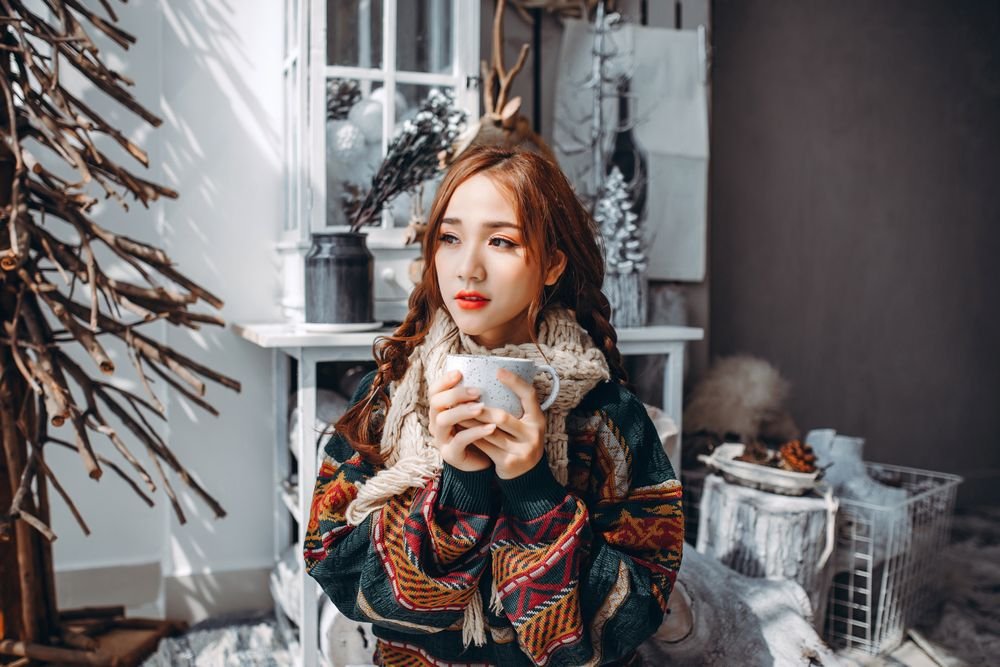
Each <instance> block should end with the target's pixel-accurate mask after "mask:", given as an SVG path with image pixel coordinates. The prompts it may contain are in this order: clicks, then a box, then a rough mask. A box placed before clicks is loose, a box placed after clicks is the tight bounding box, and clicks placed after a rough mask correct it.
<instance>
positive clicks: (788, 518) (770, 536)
mask: <svg viewBox="0 0 1000 667" xmlns="http://www.w3.org/2000/svg"><path fill="white" fill-rule="evenodd" d="M835 512H836V504H835V501H831V500H829V499H827V498H824V497H823V496H821V495H817V494H813V493H810V494H809V495H804V496H787V495H781V494H777V493H770V492H767V491H760V490H758V489H752V488H749V487H745V486H741V485H738V484H731V483H729V482H727V481H726V480H725V479H723V478H722V477H720V476H719V475H708V476H707V477H706V478H705V486H704V489H703V491H702V496H701V507H700V516H699V523H698V541H697V544H696V547H695V548H696V549H697V550H698V551H699V552H701V553H703V554H706V555H708V556H712V557H714V558H715V559H717V560H719V561H720V562H722V563H723V564H725V565H726V566H728V567H730V568H732V569H733V570H736V571H737V572H739V573H741V574H744V575H746V576H749V577H766V578H770V579H775V578H778V579H790V580H792V581H795V582H797V583H798V584H799V585H801V586H802V588H803V589H804V590H805V592H806V595H808V597H809V603H810V606H811V607H812V612H813V618H812V619H811V620H812V623H813V625H814V627H816V628H822V622H823V613H824V611H825V609H826V596H827V591H828V589H829V583H830V577H831V576H832V568H831V567H830V562H831V560H832V559H831V558H830V550H831V549H832V548H833V547H832V544H830V541H831V540H832V539H833V536H832V534H831V529H832V527H833V525H834V524H833V522H834V520H835Z"/></svg>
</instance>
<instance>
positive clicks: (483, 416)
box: [476, 408, 526, 438]
mask: <svg viewBox="0 0 1000 667" xmlns="http://www.w3.org/2000/svg"><path fill="white" fill-rule="evenodd" d="M476 419H478V420H479V421H481V422H488V423H490V424H496V425H497V429H499V430H501V431H503V432H504V433H506V434H507V435H509V436H510V437H512V438H520V437H523V436H524V435H525V432H526V427H525V425H524V424H522V423H521V420H520V419H518V418H517V417H515V416H514V415H512V414H510V413H509V412H507V411H506V410H504V409H502V408H483V410H482V412H480V413H479V415H477V416H476Z"/></svg>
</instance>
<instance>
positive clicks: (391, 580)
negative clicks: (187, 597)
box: [304, 371, 684, 667]
mask: <svg viewBox="0 0 1000 667" xmlns="http://www.w3.org/2000/svg"><path fill="white" fill-rule="evenodd" d="M373 379H374V371H373V372H372V373H370V374H369V375H368V376H366V377H365V378H364V380H363V381H362V383H361V385H360V386H359V388H358V391H357V392H356V394H355V396H354V399H353V400H354V401H357V400H359V399H360V398H361V397H362V396H364V395H365V393H367V390H368V387H369V386H370V384H371V382H372V380H373ZM566 430H567V434H568V436H569V460H570V463H569V483H568V485H567V487H563V486H562V485H560V484H559V483H558V482H557V481H556V480H555V478H554V477H553V476H552V473H551V471H550V470H549V467H548V464H547V463H546V461H545V458H544V457H543V458H542V460H541V461H540V462H539V464H538V465H537V466H536V467H535V468H534V469H532V470H531V471H529V472H527V473H525V474H523V475H521V476H520V477H517V478H514V479H509V480H502V479H499V478H497V477H496V475H495V473H494V471H493V470H492V469H488V470H484V471H480V472H472V473H469V472H463V471H460V470H458V469H456V468H453V467H452V466H450V465H448V464H445V465H444V468H443V470H442V472H441V475H440V476H439V477H438V478H437V479H433V480H430V482H429V483H428V484H427V485H426V486H424V487H422V488H418V489H417V488H415V489H410V490H409V491H407V492H405V493H403V494H400V495H399V496H397V497H396V498H394V499H392V500H390V501H389V502H388V503H387V504H386V505H385V507H383V508H382V510H381V511H378V512H373V513H372V514H370V515H369V516H368V517H367V518H366V519H365V521H364V522H363V523H362V524H361V525H359V526H356V527H354V526H349V525H347V523H346V521H345V520H344V511H345V510H346V508H347V506H348V504H350V502H351V501H352V500H353V499H354V497H355V496H356V494H357V491H356V489H355V485H356V484H360V483H363V482H364V481H365V480H366V479H368V478H369V477H371V476H372V475H374V474H375V472H376V471H377V468H376V467H374V466H372V465H371V464H369V463H367V462H365V461H364V460H362V459H361V458H360V456H359V455H357V454H356V453H354V451H353V450H352V449H351V448H350V446H349V445H348V444H347V442H346V441H345V440H344V439H343V438H341V437H340V436H339V435H336V434H334V436H333V437H331V438H330V440H329V441H328V443H327V444H326V447H325V448H324V451H325V454H326V456H325V457H324V459H323V463H322V465H321V467H320V470H319V474H318V476H317V479H316V485H315V491H314V494H313V499H312V507H311V511H310V516H309V526H308V531H307V535H306V540H305V545H304V557H305V566H306V571H307V572H308V573H309V574H310V576H312V577H313V578H314V579H315V580H316V581H317V582H318V583H319V584H320V585H321V586H322V588H323V590H324V591H325V592H326V594H327V595H328V596H329V597H330V598H331V600H332V601H333V602H334V604H336V606H337V608H338V609H339V610H340V611H341V612H342V613H343V614H345V615H346V616H347V617H349V618H351V619H354V620H358V621H366V622H370V623H372V630H373V632H374V634H375V635H376V637H378V646H377V648H376V651H375V655H374V656H373V660H374V661H375V662H376V663H377V664H381V665H386V666H392V667H395V666H397V665H413V666H417V665H421V666H422V665H434V666H439V667H441V666H446V665H501V666H503V667H508V666H519V665H548V666H557V665H603V664H611V663H615V664H626V663H627V662H629V661H630V660H631V659H632V658H633V657H634V649H635V648H636V647H637V646H638V645H639V644H640V643H641V642H642V641H643V640H645V639H647V638H648V637H649V636H651V635H652V634H653V633H654V632H655V631H656V629H657V628H658V627H659V625H660V623H661V622H662V620H663V616H664V612H665V611H666V608H667V599H668V598H669V596H670V592H671V590H672V589H673V585H674V581H675V579H676V576H677V571H678V569H679V568H680V564H681V552H682V548H683V544H684V519H683V516H682V513H681V485H680V482H679V481H678V480H677V478H676V475H675V474H674V470H673V468H672V467H671V465H670V462H669V460H668V459H667V457H666V455H665V454H664V452H663V449H662V447H661V444H660V440H659V438H658V436H657V434H656V432H655V429H654V426H653V423H652V421H651V420H650V419H649V416H648V414H647V413H646V409H645V407H643V405H642V403H641V402H640V401H639V399H638V398H636V397H635V396H634V395H633V394H632V393H630V392H629V391H628V390H626V389H625V388H624V387H621V386H620V385H617V384H613V383H609V382H605V383H601V384H598V385H597V386H596V387H595V388H594V389H593V390H591V392H590V393H588V394H587V396H585V397H584V399H583V400H582V401H581V402H580V404H579V405H578V406H577V407H576V408H575V409H574V410H573V411H571V412H570V414H569V416H568V418H567V421H566ZM494 578H496V587H497V590H498V591H499V594H500V600H501V602H502V604H503V613H502V614H501V615H497V614H496V613H494V611H493V610H491V609H490V594H491V584H492V581H493V579H494ZM472 595H480V596H482V600H483V610H484V613H485V618H486V625H487V643H486V644H485V645H484V646H476V645H475V644H471V645H469V646H468V647H463V645H462V621H463V610H464V607H465V605H466V603H467V602H468V600H469V599H470V597H471V596H472Z"/></svg>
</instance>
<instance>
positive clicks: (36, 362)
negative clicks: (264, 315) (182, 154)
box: [0, 0, 240, 664]
mask: <svg viewBox="0 0 1000 667" xmlns="http://www.w3.org/2000/svg"><path fill="white" fill-rule="evenodd" d="M43 4H44V7H45V9H46V10H47V11H46V12H45V13H44V14H42V13H36V11H33V9H35V10H37V9H38V8H39V6H40V5H43ZM100 5H101V7H103V10H104V12H103V15H102V14H99V13H97V12H95V11H93V10H91V9H89V8H87V7H86V6H84V0H44V1H43V2H42V3H39V2H35V3H28V2H23V1H22V0H0V6H2V8H3V11H2V18H0V45H2V46H0V69H2V70H3V72H2V76H0V86H2V94H0V137H2V141H0V325H2V327H0V439H2V447H3V448H2V454H3V457H2V459H0V590H2V595H0V662H5V660H4V658H3V656H20V657H21V661H22V662H25V663H27V662H28V661H30V660H33V659H37V660H50V661H54V662H59V663H64V662H65V663H72V664H82V663H87V664H98V663H99V662H100V659H98V658H95V656H94V655H93V649H95V647H96V645H97V644H98V642H96V641H95V640H94V639H93V638H92V637H90V636H87V634H88V633H87V632H79V631H76V630H74V629H72V628H70V626H69V620H70V619H71V618H78V617H79V614H78V613H74V612H64V613H63V614H59V612H58V610H57V607H56V595H55V590H54V578H53V568H52V547H51V543H52V541H53V540H55V539H56V535H55V534H54V533H53V531H52V528H51V525H50V521H51V519H50V516H51V514H50V498H49V488H50V487H49V484H51V488H54V489H55V490H56V492H57V493H59V494H60V496H61V497H62V500H63V501H64V502H65V503H66V504H67V505H68V507H69V509H70V511H71V512H72V514H73V516H74V517H75V519H76V521H77V522H78V523H79V525H80V527H81V529H82V530H83V531H84V533H87V534H89V532H90V531H89V529H88V527H87V524H86V522H85V520H84V517H83V516H82V515H81V514H80V512H79V511H78V510H77V508H76V506H75V504H74V503H73V501H72V499H71V498H70V497H69V495H68V494H67V493H66V491H65V490H64V489H63V487H62V486H61V485H60V483H59V480H58V479H56V476H55V475H54V474H53V471H52V469H51V468H50V467H49V465H47V464H46V460H45V452H46V448H47V447H50V446H52V445H55V446H58V447H65V448H69V449H72V450H76V451H77V452H78V453H79V456H80V459H81V462H82V464H83V468H84V470H85V471H86V473H87V475H88V476H89V477H91V478H93V479H94V480H98V479H100V477H101V476H102V475H103V473H104V471H105V470H106V469H107V470H111V471H112V472H114V473H115V474H116V475H118V476H120V477H121V478H122V479H124V480H125V481H126V483H127V484H128V485H129V486H130V487H131V488H132V490H134V491H135V493H136V494H137V495H138V496H139V498H140V499H142V501H143V502H145V503H147V504H148V505H150V506H152V505H153V504H154V503H153V499H152V495H153V494H154V493H155V492H156V491H157V489H158V486H162V489H163V490H164V492H165V493H166V494H167V496H168V497H169V499H170V502H171V504H172V506H173V509H174V511H175V512H176V514H177V517H178V519H179V520H180V521H181V523H184V521H185V517H184V512H183V511H182V509H181V505H180V503H179V502H178V499H177V496H176V494H175V492H174V490H173V488H172V487H171V482H170V480H169V478H168V472H167V470H165V469H164V468H168V469H169V471H170V472H171V473H173V475H175V476H176V477H177V478H179V479H180V480H182V481H183V482H184V483H185V484H187V485H188V486H189V487H190V488H191V489H192V491H193V492H194V493H195V494H196V495H197V496H199V497H200V498H201V499H202V500H203V501H204V502H205V504H206V505H207V506H208V507H209V508H210V509H211V511H212V512H213V513H214V515H215V516H216V517H219V518H221V517H223V516H225V511H224V510H223V508H222V507H221V506H220V504H219V503H218V502H217V501H216V500H215V498H213V497H212V496H211V495H210V494H209V493H208V492H207V491H206V490H205V489H204V488H202V487H201V485H200V484H199V483H198V482H197V481H196V480H195V479H194V478H193V477H192V476H191V474H190V473H189V472H188V471H187V470H186V469H185V467H184V466H183V465H182V464H181V462H180V461H179V460H178V459H177V457H176V456H175V455H174V453H173V452H171V450H170V448H169V447H168V446H167V444H166V443H165V442H164V441H163V440H162V439H161V438H160V436H159V435H158V434H157V432H156V430H155V429H154V428H153V425H152V423H151V417H158V418H160V419H163V418H164V416H165V409H164V406H163V405H162V404H161V403H160V401H159V400H158V399H157V397H156V395H155V394H154V393H153V391H152V387H151V383H155V382H156V378H159V379H160V380H162V381H163V382H164V383H166V385H168V386H169V387H171V388H173V389H174V390H176V391H178V392H180V393H181V394H183V395H184V396H185V397H187V398H188V399H189V400H190V401H191V402H193V403H195V404H197V405H199V406H201V407H202V408H203V409H205V410H206V411H208V412H210V413H211V414H213V415H217V414H218V413H217V412H216V410H215V409H214V408H213V407H212V406H211V405H209V404H208V403H207V402H206V401H205V400H204V399H203V396H204V394H205V382H204V381H203V379H202V378H208V379H211V380H214V381H215V382H218V383H219V384H221V385H223V386H225V387H228V388H230V389H233V390H236V391H239V390H240V384H239V382H237V381H236V380H234V379H232V378H229V377H226V376H224V375H221V374H219V373H216V372H213V371H212V370H210V369H208V368H206V367H205V366H203V365H201V364H199V363H198V362H196V361H194V360H193V359H190V358H187V357H185V356H183V355H181V354H179V353H178V352H176V351H175V350H173V349H172V348H170V347H168V346H166V345H163V344H161V343H159V342H157V341H156V340H154V339H153V338H151V337H150V336H147V335H145V334H143V333H142V325H144V324H146V323H151V322H156V321H159V320H166V321H168V322H170V323H171V324H175V325H178V326H185V327H189V328H191V329H195V330H197V329H199V328H200V325H202V324H213V325H218V326H223V325H224V322H223V321H222V320H221V319H220V318H218V317H216V316H214V315H209V314H200V313H194V312H192V311H191V310H190V308H191V307H192V306H193V305H194V304H196V303H197V302H198V301H205V302H207V303H208V304H209V305H211V306H214V307H215V308H221V307H222V301H221V300H220V299H219V298H218V297H216V296H214V295H213V294H211V293H210V292H208V291H207V290H205V289H203V288H202V287H200V286H198V285H197V284H195V283H194V282H192V281H191V280H189V279H188V278H186V277H185V276H183V275H182V274H181V273H180V272H178V271H177V270H176V268H175V267H174V265H173V264H172V262H171V261H170V258H169V257H168V256H167V255H166V254H165V253H164V252H163V251H162V250H160V249H159V248H156V247H154V246H151V245H147V244H144V243H141V242H139V241H136V240H133V239H131V238H128V237H127V236H122V235H118V234H115V233H112V232H111V231H109V230H108V229H105V228H104V227H102V226H101V225H100V224H98V223H97V222H96V221H95V220H93V219H92V218H91V217H90V216H89V215H88V213H89V211H90V209H91V208H92V207H93V206H94V204H96V203H97V201H98V199H97V197H95V196H94V194H93V193H94V192H95V191H96V192H98V193H100V194H103V196H104V198H105V199H107V198H111V199H114V200H116V201H118V202H119V203H120V204H121V205H122V206H123V207H124V208H125V209H126V210H127V208H128V205H127V203H126V200H125V198H126V197H127V196H128V195H132V196H133V197H134V198H135V199H136V200H138V201H139V202H141V203H142V205H143V206H148V205H149V203H150V202H152V201H155V200H157V199H158V198H160V197H176V196H177V193H175V192H173V191H172V190H170V189H168V188H166V187H163V186H161V185H157V184H155V183H151V182H149V181H146V180H144V179H142V178H140V177H138V176H136V175H135V174H134V173H132V172H131V171H129V170H128V169H126V168H124V167H123V166H121V165H119V164H117V163H116V162H115V161H114V160H113V159H111V158H110V157H109V156H108V155H107V154H106V153H105V152H103V151H102V150H101V149H99V148H98V147H97V142H96V140H97V139H98V137H99V136H100V135H103V136H104V137H107V138H110V139H111V140H112V141H113V142H114V143H116V144H118V145H119V146H120V147H121V148H122V149H124V151H126V152H127V153H128V154H129V155H130V156H132V157H133V158H134V159H135V160H137V161H138V162H139V163H140V164H142V165H143V166H148V158H147V156H146V153H145V152H144V151H143V150H142V149H141V148H139V147H138V146H136V145H135V144H133V143H132V142H131V141H129V140H128V139H127V138H126V137H125V136H123V134H122V133H121V132H119V131H118V130H116V129H115V128H114V127H112V126H111V125H109V124H108V123H107V122H106V121H105V120H104V119H103V118H102V117H101V116H99V115H98V114H97V113H96V112H95V111H94V110H93V109H91V108H90V107H89V106H88V105H87V104H85V103H84V102H83V101H82V100H81V99H79V98H78V97H76V96H74V95H73V93H72V92H70V90H68V89H67V88H66V87H64V86H63V85H62V83H61V82H62V80H63V79H62V78H61V77H60V71H61V70H63V71H65V69H66V68H67V67H72V68H75V69H76V70H78V72H79V73H81V74H82V75H83V76H85V77H86V78H87V79H88V80H89V81H90V83H91V84H92V85H93V86H95V87H96V88H97V89H99V90H101V91H103V92H104V93H105V94H107V95H109V96H110V97H111V98H113V99H114V100H116V101H117V102H118V103H120V104H121V105H122V106H124V107H125V108H126V109H128V110H130V111H132V112H133V113H135V114H137V115H138V116H140V117H141V118H142V119H143V120H145V121H146V122H148V123H150V124H151V125H153V126H158V125H159V124H160V119H159V118H157V117H156V116H154V115H153V114H152V113H150V112H149V111H148V110H146V109H145V108H143V107H142V106H141V105H140V104H139V103H138V102H137V101H136V100H135V99H134V98H133V97H132V95H131V94H130V93H129V92H128V91H127V90H126V86H129V85H131V84H132V82H131V81H129V80H128V79H126V78H125V77H123V76H121V75H120V74H118V73H117V72H115V71H113V70H111V69H109V68H108V67H107V66H106V65H105V64H104V62H102V59H101V54H100V52H99V50H98V48H97V46H96V45H95V43H94V41H92V39H91V37H90V35H88V32H87V31H88V30H91V31H93V30H97V31H100V33H103V35H104V36H105V37H106V38H107V39H109V40H111V41H112V42H114V43H115V44H117V45H118V46H120V47H122V48H128V47H129V45H130V44H132V43H134V42H135V38H134V37H132V36H131V35H129V34H127V33H126V32H123V31H122V30H120V29H119V28H118V27H116V25H115V23H116V22H117V16H116V15H115V12H114V10H113V9H112V7H111V5H110V2H109V0H101V2H100ZM60 162H62V163H64V164H59V163H60ZM67 166H68V167H69V169H66V167H67ZM73 172H75V173H73ZM66 174H72V175H71V176H68V177H67V176H66ZM97 250H100V252H102V253H104V252H105V250H106V251H108V252H109V253H110V255H109V256H111V257H113V258H114V260H115V261H117V262H123V263H125V264H127V265H128V266H129V267H131V269H134V271H135V273H136V274H137V275H138V276H141V277H142V281H144V283H143V284H140V281H137V282H130V281H129V280H122V279H118V278H114V277H112V276H111V275H109V273H107V272H106V271H105V270H104V267H102V266H101V264H100V263H99V261H98V253H97V252H95V251H97ZM126 311H127V312H126ZM114 339H118V340H120V341H121V342H123V343H124V344H125V350H127V353H128V356H129V359H130V361H131V363H132V364H133V365H134V367H135V369H136V372H137V374H138V378H139V381H140V382H141V383H142V385H143V387H144V389H145V390H146V392H147V393H148V396H149V398H148V399H147V398H143V397H141V396H137V395H135V394H133V393H132V392H129V391H126V390H123V389H121V388H120V387H118V386H115V385H113V384H111V383H109V382H108V381H107V380H106V378H107V377H108V376H111V375H113V374H114V373H115V364H114V362H113V361H112V358H111V356H110V355H109V354H108V352H107V349H108V348H107V347H106V346H107V342H108V341H113V342H116V341H114ZM77 346H79V349H82V350H83V351H85V352H86V355H89V357H90V360H91V361H92V363H93V364H94V366H96V367H97V369H98V370H99V374H98V375H97V377H91V375H90V373H89V372H88V370H89V369H86V368H85V366H84V365H81V364H79V363H77V362H76V361H75V360H74V359H73V358H72V357H71V356H70V353H69V352H70V350H71V349H72V348H76V347H77ZM150 371H151V372H152V374H150ZM153 376H156V377H153ZM199 376H200V377H199ZM112 418H114V419H115V420H117V423H119V424H121V425H123V426H124V429H126V430H127V431H128V432H129V433H128V434H125V433H120V432H119V431H118V430H117V429H116V428H115V427H114V426H113V425H112V423H111V419H112ZM93 434H97V435H99V436H100V437H101V438H107V439H108V440H109V441H110V442H111V445H112V446H113V447H114V449H115V450H117V453H118V455H120V456H121V457H122V458H123V459H124V461H125V464H124V465H121V466H120V465H119V464H116V463H115V462H114V461H112V460H111V459H110V458H107V457H105V456H103V455H101V454H99V453H97V447H96V446H95V444H94V443H93V442H92V436H93ZM127 438H128V439H131V440H133V441H135V442H138V443H139V444H140V446H141V447H142V448H144V449H145V451H146V454H147V455H148V458H149V460H150V461H151V462H152V468H153V470H152V474H151V473H150V472H149V471H148V470H147V467H146V464H144V463H142V462H140V460H139V459H138V458H137V457H136V456H135V455H134V454H133V452H132V451H131V450H130V445H129V443H127V442H126V439H127ZM133 477H135V478H136V479H133ZM104 625H105V626H106V625H107V624H106V623H105V624H104ZM91 634H93V633H91ZM88 652H89V653H90V654H89V655H88Z"/></svg>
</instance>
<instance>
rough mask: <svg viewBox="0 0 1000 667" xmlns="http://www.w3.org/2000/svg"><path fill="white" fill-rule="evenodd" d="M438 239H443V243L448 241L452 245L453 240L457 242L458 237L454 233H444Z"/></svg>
mask: <svg viewBox="0 0 1000 667" xmlns="http://www.w3.org/2000/svg"><path fill="white" fill-rule="evenodd" d="M438 240H439V241H441V243H447V244H449V245H450V244H451V243H452V241H454V242H456V243H457V242H458V237H457V236H455V235H454V234H442V235H441V236H440V237H438Z"/></svg>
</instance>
